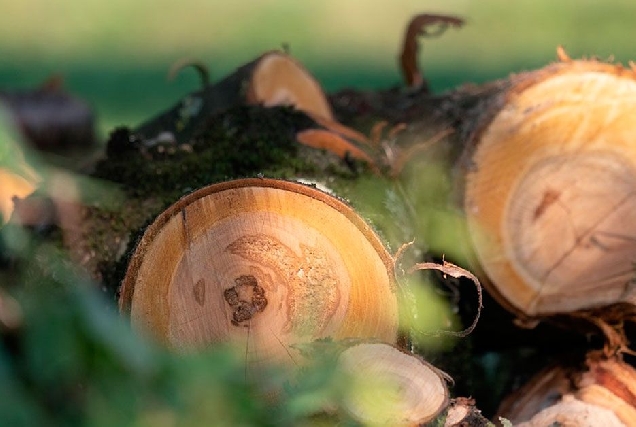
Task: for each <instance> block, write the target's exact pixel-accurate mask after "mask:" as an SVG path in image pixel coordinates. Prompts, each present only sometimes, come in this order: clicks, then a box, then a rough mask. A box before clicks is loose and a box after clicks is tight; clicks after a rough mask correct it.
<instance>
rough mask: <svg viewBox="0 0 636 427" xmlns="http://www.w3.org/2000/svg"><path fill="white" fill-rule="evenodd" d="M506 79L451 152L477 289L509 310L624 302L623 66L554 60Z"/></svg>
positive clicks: (635, 121)
mask: <svg viewBox="0 0 636 427" xmlns="http://www.w3.org/2000/svg"><path fill="white" fill-rule="evenodd" d="M510 81H511V83H512V85H511V86H510V88H509V89H507V90H505V91H503V92H502V93H501V94H499V95H498V96H497V97H495V98H493V100H492V101H491V103H492V104H493V105H495V107H494V109H493V108H491V111H494V114H492V113H491V115H487V116H486V117H487V119H486V120H482V121H481V122H480V123H479V124H478V127H476V128H475V129H476V131H475V132H474V137H473V139H472V141H470V142H469V144H468V146H467V147H466V150H467V151H465V153H464V158H463V160H464V163H463V165H464V166H465V167H466V169H465V175H464V177H465V181H464V188H463V189H464V193H463V194H464V198H463V205H464V210H465V214H466V218H467V226H468V231H469V236H470V241H471V243H472V245H473V247H474V252H475V256H476V261H477V263H478V265H479V267H480V268H481V269H482V270H483V272H484V273H485V275H486V276H487V277H488V278H489V281H487V283H486V284H488V283H490V287H489V288H490V290H491V292H492V293H493V294H494V295H495V296H496V297H497V298H498V300H499V301H500V302H501V303H502V304H504V305H505V306H506V307H508V308H509V309H511V310H512V311H514V312H515V313H517V314H518V315H520V316H521V317H541V316H545V315H550V314H554V313H569V312H573V311H577V310H582V309H589V308H593V307H602V306H606V305H609V304H613V303H617V302H629V303H631V304H633V303H634V302H636V293H635V292H634V288H633V286H631V283H632V281H633V278H634V269H633V263H634V260H635V259H636V255H635V254H636V238H635V237H634V236H636V191H635V190H636V150H635V149H634V144H633V135H634V132H635V131H636V78H635V73H634V72H633V71H632V70H630V69H625V68H623V67H621V66H620V65H611V64H604V63H599V62H595V61H567V60H566V61H565V62H562V63H559V64H554V65H552V66H549V67H546V68H545V69H542V70H539V71H536V72H532V73H527V74H525V75H522V76H518V77H513V78H511V80H510Z"/></svg>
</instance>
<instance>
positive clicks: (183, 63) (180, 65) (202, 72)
mask: <svg viewBox="0 0 636 427" xmlns="http://www.w3.org/2000/svg"><path fill="white" fill-rule="evenodd" d="M186 67H193V68H194V69H195V70H196V71H197V73H198V74H199V78H200V79H201V89H205V88H206V87H207V86H209V85H210V72H209V70H208V67H207V66H206V65H205V64H204V63H203V62H201V61H199V60H198V59H192V58H182V59H179V60H178V61H176V62H175V63H173V64H172V66H171V67H170V71H168V80H174V79H175V77H177V75H178V74H179V73H180V72H181V70H183V69H184V68H186Z"/></svg>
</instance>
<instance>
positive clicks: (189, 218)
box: [119, 178, 398, 364]
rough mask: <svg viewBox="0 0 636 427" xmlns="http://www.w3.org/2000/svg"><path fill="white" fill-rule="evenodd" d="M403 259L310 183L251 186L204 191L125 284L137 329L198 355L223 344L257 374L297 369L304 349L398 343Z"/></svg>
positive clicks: (136, 262) (176, 212)
mask: <svg viewBox="0 0 636 427" xmlns="http://www.w3.org/2000/svg"><path fill="white" fill-rule="evenodd" d="M393 268H394V267H393V259H392V257H391V256H390V255H389V253H388V252H387V251H386V249H385V248H384V246H383V244H382V242H381V241H380V239H379V238H378V237H377V236H376V235H375V234H374V232H373V231H372V229H371V228H370V227H369V226H368V225H367V224H366V223H365V222H364V221H363V220H362V219H361V218H360V217H359V216H358V215H357V214H356V213H355V212H354V211H353V210H352V209H351V208H350V207H349V206H347V205H346V204H345V203H343V202H342V201H340V200H339V199H337V198H335V197H333V196H330V195H328V194H326V193H323V192H322V191H320V190H317V189H316V188H314V187H310V186H306V185H303V184H299V183H294V182H289V181H282V180H272V179H261V178H253V179H251V178H247V179H241V180H234V181H229V182H224V183H218V184H213V185H211V186H208V187H204V188H202V189H200V190H197V191H195V192H194V193H191V194H189V195H187V196H185V197H183V198H182V199H181V200H179V201H178V202H177V203H175V204H174V205H172V206H171V207H170V208H168V209H167V210H166V211H164V212H163V213H162V214H161V215H160V216H159V217H158V218H157V219H156V220H155V221H154V222H153V223H152V225H150V226H149V227H148V228H147V229H146V231H145V233H144V235H143V237H142V239H141V240H140V241H139V243H138V246H137V249H136V250H135V252H134V254H133V256H132V258H131V260H130V263H129V267H128V271H127V273H126V277H125V278H124V281H123V283H122V288H121V295H120V300H119V303H120V309H121V310H122V312H124V313H130V317H131V320H132V324H133V325H134V326H135V327H136V328H138V329H140V330H142V331H143V332H144V333H147V334H150V335H151V336H153V337H154V338H156V339H157V340H159V341H160V342H163V343H164V344H166V345H168V346H169V347H172V348H175V349H178V350H182V351H187V350H193V349H199V348H201V347H205V346H208V345H211V344H213V343H220V342H232V343H234V344H237V345H239V346H240V347H241V348H243V349H244V351H245V354H246V358H247V359H248V360H249V362H250V363H254V364H256V363H260V362H264V361H271V360H272V359H273V360H277V361H279V362H292V363H294V364H295V363H297V362H298V357H297V349H296V348H294V344H296V343H303V342H309V341H313V340H316V339H319V338H326V337H331V338H334V339H343V338H349V337H358V338H375V339H378V340H382V341H384V342H388V343H395V342H396V341H397V334H398V308H397V297H396V294H395V293H396V284H395V282H394V280H395V278H394V271H393Z"/></svg>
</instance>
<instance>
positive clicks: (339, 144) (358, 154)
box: [296, 129, 374, 166]
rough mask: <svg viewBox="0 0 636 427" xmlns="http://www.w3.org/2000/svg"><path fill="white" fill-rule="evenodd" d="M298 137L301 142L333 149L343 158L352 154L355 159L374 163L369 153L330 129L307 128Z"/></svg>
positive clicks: (314, 146)
mask: <svg viewBox="0 0 636 427" xmlns="http://www.w3.org/2000/svg"><path fill="white" fill-rule="evenodd" d="M296 138H297V139H298V142H300V143H301V144H304V145H308V146H310V147H313V148H320V149H324V150H328V151H331V152H332V153H335V154H337V155H338V156H339V157H342V158H345V157H347V156H351V157H353V158H355V159H359V160H363V161H365V162H367V163H368V164H369V165H371V166H373V165H374V162H373V159H372V158H371V157H369V155H368V154H367V153H365V152H364V151H362V150H361V149H359V148H358V147H356V146H355V145H353V144H352V143H351V142H349V141H347V140H346V139H345V138H343V137H342V136H340V135H338V134H337V133H335V132H332V131H330V130H324V129H307V130H304V131H301V132H298V133H297V134H296Z"/></svg>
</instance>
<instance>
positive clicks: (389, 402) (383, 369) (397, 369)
mask: <svg viewBox="0 0 636 427" xmlns="http://www.w3.org/2000/svg"><path fill="white" fill-rule="evenodd" d="M338 366H339V368H340V369H341V370H342V371H343V372H345V373H346V374H347V375H351V376H352V378H353V381H354V389H353V391H354V392H353V393H350V394H349V395H348V396H347V398H346V400H345V401H344V402H343V404H344V406H345V408H346V409H347V411H348V412H350V414H351V415H352V416H353V417H354V418H356V419H357V420H359V421H361V422H363V423H365V425H420V424H422V423H426V422H428V421H430V420H432V419H433V418H435V417H436V416H437V415H438V414H439V413H440V412H441V411H442V410H443V409H445V408H446V406H447V405H448V389H447V388H446V383H445V382H444V379H443V378H442V376H441V375H440V373H439V371H437V370H436V369H435V368H434V367H433V366H431V365H429V364H428V363H426V362H425V361H423V360H422V359H420V358H418V357H416V356H413V355H410V354H407V353H405V352H402V351H401V350H399V349H397V348H395V347H393V346H391V345H388V344H383V343H363V344H358V345H354V346H351V347H349V348H348V349H346V350H345V351H343V352H342V354H341V355H340V357H339V359H338ZM355 385H357V386H358V387H355Z"/></svg>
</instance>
